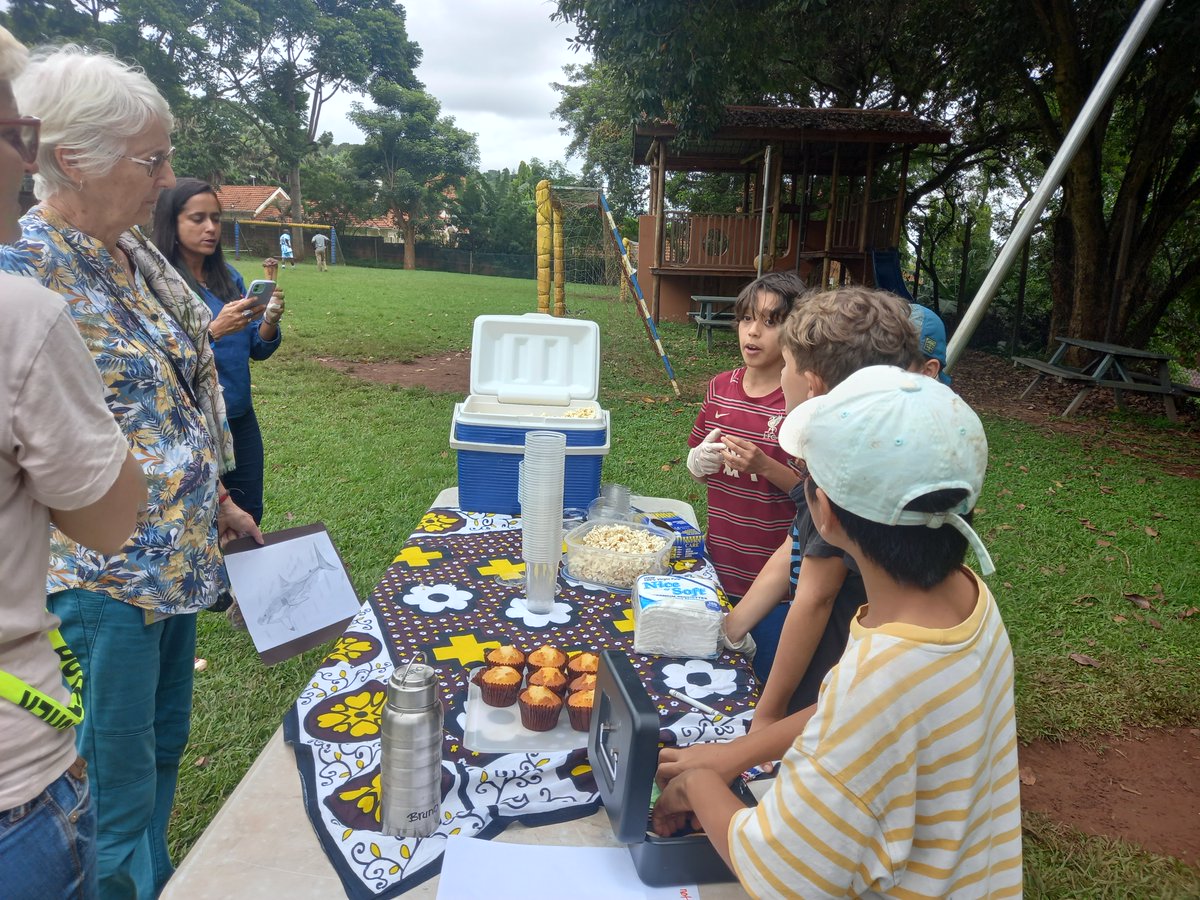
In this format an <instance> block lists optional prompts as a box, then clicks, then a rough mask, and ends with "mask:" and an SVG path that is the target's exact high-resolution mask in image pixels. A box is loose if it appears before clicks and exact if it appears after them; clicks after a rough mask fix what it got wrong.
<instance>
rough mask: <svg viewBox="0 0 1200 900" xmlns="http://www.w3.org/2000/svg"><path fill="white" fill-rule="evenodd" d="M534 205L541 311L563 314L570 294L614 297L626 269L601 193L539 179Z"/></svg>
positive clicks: (588, 188) (591, 188) (597, 190)
mask: <svg viewBox="0 0 1200 900" xmlns="http://www.w3.org/2000/svg"><path fill="white" fill-rule="evenodd" d="M536 201H537V204H536V205H537V213H536V214H537V283H538V310H539V311H540V312H552V313H553V314H554V315H556V316H561V315H564V314H565V313H566V304H567V300H568V297H567V295H568V294H572V295H576V296H578V295H582V296H589V297H612V298H616V297H617V295H618V291H619V285H620V284H621V283H622V280H623V270H622V265H621V257H620V252H619V251H618V249H617V247H616V245H615V244H614V243H613V238H612V234H611V233H610V229H609V226H608V223H607V221H606V220H605V216H604V210H603V208H602V206H601V203H600V189H599V188H595V187H584V186H578V185H558V184H552V183H551V182H550V181H541V182H539V183H538V186H537V193H536Z"/></svg>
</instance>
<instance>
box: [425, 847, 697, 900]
mask: <svg viewBox="0 0 1200 900" xmlns="http://www.w3.org/2000/svg"><path fill="white" fill-rule="evenodd" d="M535 873H536V874H535ZM548 887H551V888H553V893H554V896H557V897H561V898H563V900H685V898H686V900H698V898H699V897H700V889H699V888H698V887H697V886H696V885H694V884H688V885H678V886H676V887H661V888H655V887H647V886H646V885H644V884H642V882H641V879H639V878H638V875H637V870H636V869H634V867H633V859H632V858H631V857H630V855H629V850H628V849H626V848H625V847H555V846H546V845H544V844H509V843H504V842H501V841H481V840H479V839H478V838H469V837H451V838H447V839H446V855H445V857H443V859H442V874H441V878H440V879H439V880H438V892H437V896H438V900H468V898H472V900H474V898H479V897H521V896H533V895H536V894H538V893H539V889H544V888H548Z"/></svg>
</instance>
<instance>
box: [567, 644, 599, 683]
mask: <svg viewBox="0 0 1200 900" xmlns="http://www.w3.org/2000/svg"><path fill="white" fill-rule="evenodd" d="M599 670H600V657H599V656H598V655H597V654H595V653H592V652H590V651H588V650H584V651H583V652H582V653H576V654H575V655H574V656H572V657H571V661H570V662H569V663H567V675H568V676H569V677H570V678H575V677H576V676H578V675H595V674H596V673H597V672H598V671H599Z"/></svg>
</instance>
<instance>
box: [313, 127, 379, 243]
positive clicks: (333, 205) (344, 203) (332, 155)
mask: <svg viewBox="0 0 1200 900" xmlns="http://www.w3.org/2000/svg"><path fill="white" fill-rule="evenodd" d="M319 143H320V144H321V151H320V152H319V153H318V154H317V155H315V156H310V157H308V158H307V159H305V160H304V162H302V163H301V164H300V174H301V177H302V178H303V180H304V192H305V201H304V206H305V210H306V212H307V213H308V217H309V218H316V219H319V220H320V221H321V222H324V223H325V224H327V225H332V226H333V227H334V228H337V229H339V230H340V231H342V232H345V230H346V228H347V226H349V225H352V224H353V223H355V222H361V221H364V220H366V219H369V218H371V217H372V216H374V215H375V212H376V206H375V185H374V183H373V182H372V181H370V180H369V179H366V178H363V177H362V175H361V174H360V172H359V169H358V164H357V162H356V160H355V152H356V151H357V149H358V147H357V145H353V144H342V145H340V146H337V147H335V146H333V142H332V136H331V135H330V134H329V133H328V132H326V133H325V134H324V135H322V139H321V141H319Z"/></svg>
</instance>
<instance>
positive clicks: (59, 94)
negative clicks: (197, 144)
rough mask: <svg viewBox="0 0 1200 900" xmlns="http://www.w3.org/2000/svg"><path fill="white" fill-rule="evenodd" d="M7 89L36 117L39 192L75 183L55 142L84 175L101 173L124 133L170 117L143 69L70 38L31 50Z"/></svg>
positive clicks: (48, 193) (168, 125) (122, 147)
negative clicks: (57, 44)
mask: <svg viewBox="0 0 1200 900" xmlns="http://www.w3.org/2000/svg"><path fill="white" fill-rule="evenodd" d="M13 91H14V93H15V94H16V97H17V103H18V104H19V105H20V107H21V111H22V113H24V114H25V115H27V116H38V117H40V118H41V120H42V134H41V144H40V147H39V149H38V174H37V175H35V176H34V177H33V192H34V195H35V196H36V197H37V198H38V199H39V200H45V199H46V198H47V197H53V196H54V195H55V194H57V193H58V192H59V191H63V190H72V189H78V187H79V186H78V185H77V184H75V183H74V182H73V181H72V180H71V179H70V178H68V177H67V176H66V174H65V173H64V172H63V170H62V169H61V168H60V167H59V165H58V161H57V160H56V159H55V158H54V153H55V151H56V150H57V149H59V148H60V147H61V148H64V149H67V150H71V151H72V152H73V153H74V154H75V158H76V160H77V164H78V166H79V168H80V170H81V171H82V172H83V173H84V174H85V175H89V176H103V175H107V174H108V173H109V172H111V171H112V169H113V166H115V165H116V164H117V162H118V160H120V159H121V157H122V156H124V155H125V154H126V153H127V152H128V145H129V140H130V139H131V138H133V137H136V136H137V135H138V134H140V133H141V132H142V131H144V130H145V129H146V128H148V127H149V126H150V125H151V124H152V123H154V122H155V121H157V122H159V123H161V124H162V126H163V127H164V128H165V129H166V130H167V131H168V132H170V131H171V129H172V128H173V127H174V124H175V120H174V119H173V118H172V116H171V108H170V107H169V106H168V105H167V101H166V100H165V99H164V98H163V95H162V94H160V93H159V92H158V88H156V87H155V86H154V84H153V83H152V82H151V81H150V79H149V78H147V77H146V73H145V72H143V71H142V70H141V69H139V68H135V67H134V66H131V65H128V64H126V63H123V62H121V61H120V60H118V59H116V58H114V57H112V56H110V55H108V54H106V53H96V52H93V51H91V50H87V49H86V48H83V47H79V46H76V45H74V44H67V45H65V46H63V47H44V48H39V49H37V50H35V51H34V53H33V59H32V60H31V62H30V64H29V66H28V68H26V69H25V72H24V73H23V74H22V75H21V77H20V78H18V79H17V80H16V81H15V83H14V84H13Z"/></svg>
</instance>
